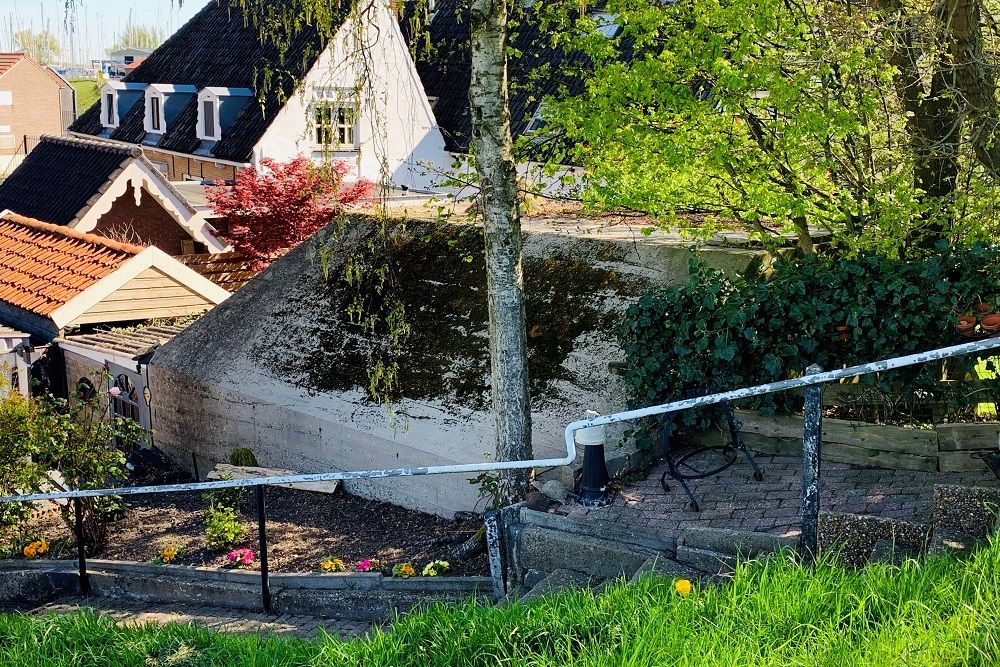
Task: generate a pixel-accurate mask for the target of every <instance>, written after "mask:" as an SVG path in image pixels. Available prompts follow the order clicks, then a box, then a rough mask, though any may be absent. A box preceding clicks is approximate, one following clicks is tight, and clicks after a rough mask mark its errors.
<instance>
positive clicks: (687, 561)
mask: <svg viewBox="0 0 1000 667" xmlns="http://www.w3.org/2000/svg"><path fill="white" fill-rule="evenodd" d="M736 561H737V558H736V556H733V555H732V554H726V553H721V552H719V551H712V550H710V549H697V548H695V547H687V546H678V547H677V562H679V563H680V564H681V565H685V566H687V567H690V568H692V569H695V570H698V571H699V572H703V573H705V574H707V575H709V576H717V575H728V574H732V573H733V572H734V571H735V570H736Z"/></svg>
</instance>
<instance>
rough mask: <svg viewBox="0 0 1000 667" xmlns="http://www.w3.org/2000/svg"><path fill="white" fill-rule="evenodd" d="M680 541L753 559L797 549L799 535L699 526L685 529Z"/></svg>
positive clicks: (679, 542) (695, 547)
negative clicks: (791, 535) (784, 550)
mask: <svg viewBox="0 0 1000 667" xmlns="http://www.w3.org/2000/svg"><path fill="white" fill-rule="evenodd" d="M677 544H678V547H682V546H684V547H690V548H693V549H701V550H704V551H717V552H719V553H722V554H727V555H730V556H739V557H740V558H741V559H750V558H759V557H760V556H766V555H768V554H773V553H778V552H779V551H782V550H783V549H795V548H796V547H797V546H798V538H797V537H783V536H781V535H773V534H771V533H758V532H752V531H742V530H730V529H728V528H706V527H701V526H698V527H691V528H687V529H685V530H684V532H683V533H682V534H681V536H680V539H679V540H678V543H677Z"/></svg>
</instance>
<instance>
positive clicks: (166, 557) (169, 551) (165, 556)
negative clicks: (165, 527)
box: [160, 547, 180, 565]
mask: <svg viewBox="0 0 1000 667" xmlns="http://www.w3.org/2000/svg"><path fill="white" fill-rule="evenodd" d="M178 553H180V549H178V548H177V547H167V548H166V549H164V550H163V553H162V554H160V560H162V561H163V563H164V565H169V564H170V563H171V562H172V561H173V560H174V559H175V558H177V554H178Z"/></svg>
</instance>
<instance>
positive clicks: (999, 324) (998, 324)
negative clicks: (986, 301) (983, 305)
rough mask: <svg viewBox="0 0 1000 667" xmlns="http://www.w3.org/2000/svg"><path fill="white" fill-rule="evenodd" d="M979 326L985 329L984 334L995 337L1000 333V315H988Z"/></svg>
mask: <svg viewBox="0 0 1000 667" xmlns="http://www.w3.org/2000/svg"><path fill="white" fill-rule="evenodd" d="M979 324H980V326H982V327H983V333H985V334H988V335H991V336H992V335H995V334H997V333H998V332H1000V314H997V313H987V314H986V315H984V316H983V319H982V321H981V322H980V323H979Z"/></svg>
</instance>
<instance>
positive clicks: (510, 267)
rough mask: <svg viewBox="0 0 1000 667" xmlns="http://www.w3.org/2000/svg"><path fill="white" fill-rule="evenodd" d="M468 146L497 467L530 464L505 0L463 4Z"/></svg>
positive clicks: (513, 475) (521, 485) (504, 487)
mask: <svg viewBox="0 0 1000 667" xmlns="http://www.w3.org/2000/svg"><path fill="white" fill-rule="evenodd" d="M470 28H471V32H472V85H471V88H470V90H469V98H470V105H471V112H472V145H473V149H474V153H475V156H476V168H477V171H478V175H479V186H480V193H479V208H480V211H481V212H482V216H483V227H484V234H485V236H486V278H487V287H488V290H489V313H490V367H491V370H492V375H493V380H492V389H493V413H494V417H495V420H496V457H497V460H498V461H514V460H519V459H529V458H531V400H530V394H529V388H528V351H527V335H526V334H525V324H524V322H525V316H524V276H523V272H522V260H521V248H522V238H521V218H520V211H519V208H518V200H517V171H516V167H515V163H514V148H513V140H512V138H511V130H510V106H509V104H508V102H509V99H508V96H509V92H508V85H507V54H506V49H507V0H471V3H470ZM527 482H528V471H508V472H505V473H503V474H502V475H501V479H500V494H499V495H500V497H499V498H498V500H499V501H500V502H502V503H503V504H509V503H513V502H517V501H519V500H521V499H523V498H524V496H525V493H526V492H527Z"/></svg>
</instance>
